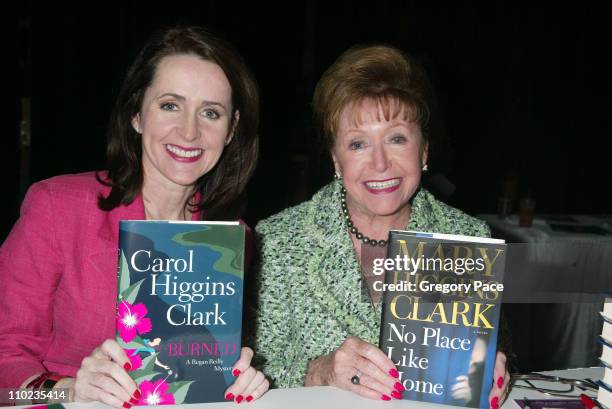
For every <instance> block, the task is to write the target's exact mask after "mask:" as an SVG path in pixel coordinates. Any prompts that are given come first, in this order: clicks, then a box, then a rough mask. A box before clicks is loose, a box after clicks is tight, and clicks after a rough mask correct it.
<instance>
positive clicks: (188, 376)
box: [117, 221, 245, 405]
mask: <svg viewBox="0 0 612 409" xmlns="http://www.w3.org/2000/svg"><path fill="white" fill-rule="evenodd" d="M244 248H245V231H244V227H243V226H241V225H240V224H239V223H238V222H171V221H121V223H120V229H119V271H118V298H117V341H118V342H119V345H121V347H122V348H123V349H124V350H125V352H126V354H127V355H128V357H129V359H130V362H131V369H130V370H129V371H128V373H129V374H130V376H131V377H132V378H133V379H134V380H135V381H136V383H137V385H138V388H139V389H140V391H141V398H140V402H139V404H142V405H159V404H181V403H200V402H220V401H223V400H224V391H225V390H226V389H227V387H229V385H231V383H233V380H234V376H233V375H232V373H231V372H232V366H233V365H234V363H235V362H236V361H237V360H238V358H239V357H240V346H241V344H240V337H241V331H242V296H243V277H244V267H243V265H244Z"/></svg>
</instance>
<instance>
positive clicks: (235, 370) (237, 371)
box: [232, 369, 240, 376]
mask: <svg viewBox="0 0 612 409" xmlns="http://www.w3.org/2000/svg"><path fill="white" fill-rule="evenodd" d="M232 375H234V376H238V375H240V369H234V370H233V371H232Z"/></svg>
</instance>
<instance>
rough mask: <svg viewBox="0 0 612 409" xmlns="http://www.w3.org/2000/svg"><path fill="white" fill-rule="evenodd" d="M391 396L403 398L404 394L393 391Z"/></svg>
mask: <svg viewBox="0 0 612 409" xmlns="http://www.w3.org/2000/svg"><path fill="white" fill-rule="evenodd" d="M391 396H393V397H394V398H395V399H401V398H402V394H401V393H399V392H398V391H393V392H391Z"/></svg>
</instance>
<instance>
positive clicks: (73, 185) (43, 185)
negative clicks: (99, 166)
mask: <svg viewBox="0 0 612 409" xmlns="http://www.w3.org/2000/svg"><path fill="white" fill-rule="evenodd" d="M96 173H97V172H86V173H78V174H68V175H60V176H54V177H52V178H49V179H45V180H42V181H40V182H36V183H34V184H32V185H31V186H30V188H29V189H28V192H27V194H26V197H25V199H24V203H23V207H24V208H26V209H27V208H28V207H30V206H37V207H38V206H41V205H44V206H45V207H47V208H50V207H53V208H60V209H61V208H62V207H66V206H70V207H74V208H83V207H87V205H89V204H95V205H96V206H97V202H98V197H99V195H100V194H107V193H108V191H109V189H110V188H108V187H107V186H105V185H104V184H102V183H100V182H99V181H98V180H97V178H96ZM98 174H99V175H100V177H105V176H106V173H103V172H99V173H98ZM39 208H40V207H39Z"/></svg>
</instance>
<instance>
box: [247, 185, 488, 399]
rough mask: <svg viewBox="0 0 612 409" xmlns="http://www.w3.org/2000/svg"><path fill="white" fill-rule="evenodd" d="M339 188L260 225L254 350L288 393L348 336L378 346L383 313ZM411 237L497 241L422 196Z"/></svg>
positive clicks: (415, 205) (414, 204) (475, 223)
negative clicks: (364, 279) (371, 294)
mask: <svg viewBox="0 0 612 409" xmlns="http://www.w3.org/2000/svg"><path fill="white" fill-rule="evenodd" d="M340 187H341V185H340V183H339V182H332V183H330V184H329V185H327V186H325V187H323V188H322V189H321V190H320V191H319V192H317V193H316V194H315V195H314V196H313V197H312V199H311V200H309V201H307V202H305V203H302V204H300V205H298V206H295V207H292V208H289V209H286V210H284V211H282V212H280V213H278V214H276V215H274V216H271V217H270V218H268V219H266V220H263V221H261V222H260V223H259V224H258V225H257V227H256V231H257V233H258V239H259V246H260V257H261V259H260V270H259V277H258V291H259V294H258V298H259V304H258V308H257V311H256V320H257V322H256V326H257V328H256V338H255V351H256V353H257V354H258V355H260V357H261V358H263V359H264V364H263V368H262V369H263V371H264V373H265V374H266V375H267V376H268V377H270V378H271V380H272V382H273V385H275V386H276V387H281V388H289V387H296V386H303V385H304V379H305V376H306V369H307V366H308V362H309V361H310V360H312V359H314V358H317V357H319V356H321V355H326V354H329V353H330V352H332V351H334V350H335V349H337V348H338V347H339V346H340V344H341V343H342V342H343V341H344V340H345V339H346V338H347V337H349V336H356V337H359V338H361V339H363V340H365V341H368V342H370V343H372V344H375V345H376V344H377V343H378V338H379V333H380V319H381V307H380V305H379V306H378V307H376V308H373V307H372V306H371V304H370V303H368V302H363V300H362V299H361V298H360V294H361V289H360V288H361V287H360V284H361V272H360V267H359V264H358V261H357V256H356V254H355V251H354V249H353V243H352V241H351V238H350V236H349V231H348V229H347V227H346V225H345V223H344V218H343V215H342V210H341V207H340ZM407 229H409V230H418V231H430V232H438V233H448V234H465V235H470V236H490V231H489V228H488V227H487V225H486V224H485V223H484V222H483V221H481V220H478V219H475V218H473V217H470V216H468V215H466V214H465V213H462V212H461V211H459V210H457V209H455V208H452V207H450V206H448V205H446V204H444V203H442V202H440V201H438V200H436V199H435V198H434V197H433V195H432V194H431V193H429V192H428V191H426V190H425V189H420V190H419V191H418V192H417V194H416V196H415V197H414V199H413V202H412V215H411V220H410V223H409V224H408V226H407Z"/></svg>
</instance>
